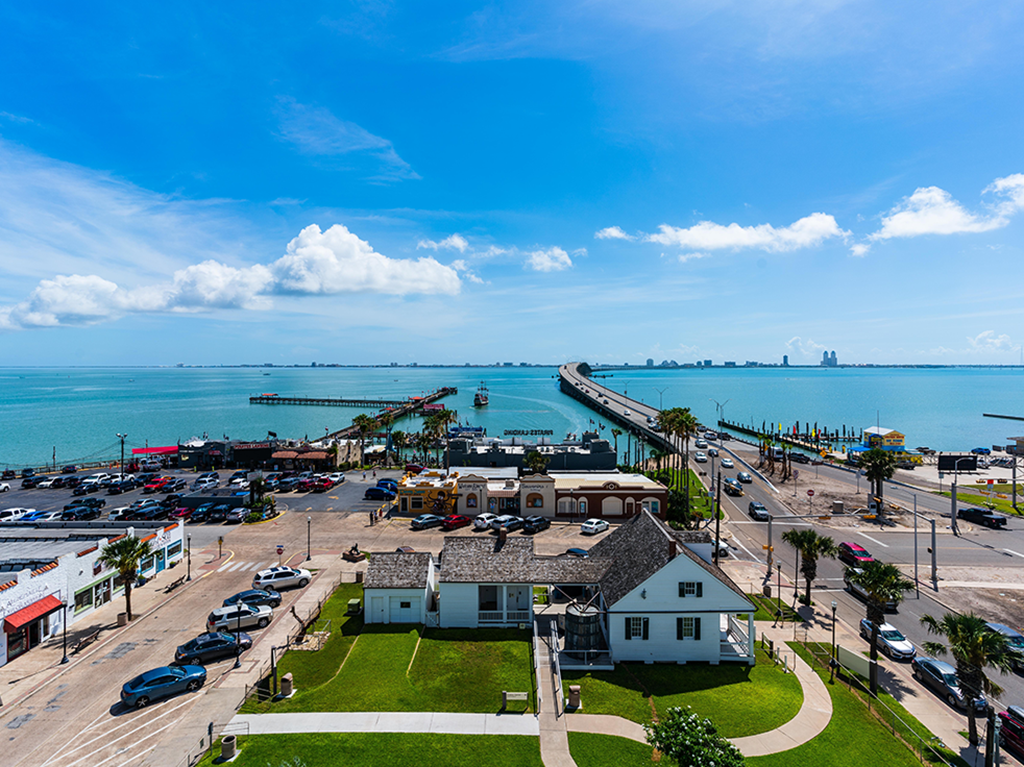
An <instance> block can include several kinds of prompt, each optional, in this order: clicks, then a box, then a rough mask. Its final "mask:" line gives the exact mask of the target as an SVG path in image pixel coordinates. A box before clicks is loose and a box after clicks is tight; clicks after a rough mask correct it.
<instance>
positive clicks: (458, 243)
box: [416, 233, 469, 253]
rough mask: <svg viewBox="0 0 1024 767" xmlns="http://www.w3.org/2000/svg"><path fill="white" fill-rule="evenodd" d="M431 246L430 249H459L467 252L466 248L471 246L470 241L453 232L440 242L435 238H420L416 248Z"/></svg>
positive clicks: (460, 251) (461, 251)
mask: <svg viewBox="0 0 1024 767" xmlns="http://www.w3.org/2000/svg"><path fill="white" fill-rule="evenodd" d="M420 248H429V249H430V250H457V251H459V253H465V252H466V249H467V248H469V243H468V242H467V241H466V238H465V237H463V236H462V235H461V234H457V233H456V234H452V235H449V236H447V237H445V238H444V239H443V240H441V241H440V242H435V241H434V240H420V241H419V242H418V243H416V249H417V250H419V249H420Z"/></svg>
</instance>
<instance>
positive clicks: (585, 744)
mask: <svg viewBox="0 0 1024 767" xmlns="http://www.w3.org/2000/svg"><path fill="white" fill-rule="evenodd" d="M569 752H570V753H571V754H572V758H573V761H575V762H576V765H577V767H642V766H643V765H651V764H658V762H655V761H654V760H653V759H651V756H652V755H653V753H654V750H653V749H652V748H651V747H650V746H648V745H647V744H646V743H637V742H636V741H635V740H630V739H629V738H619V737H616V736H615V735H598V734H596V733H591V732H570V733H569Z"/></svg>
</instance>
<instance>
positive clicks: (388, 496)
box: [363, 487, 395, 501]
mask: <svg viewBox="0 0 1024 767" xmlns="http://www.w3.org/2000/svg"><path fill="white" fill-rule="evenodd" d="M363 500H364V501H393V500H395V492H394V491H393V490H389V489H388V488H386V487H368V488H366V492H365V493H363Z"/></svg>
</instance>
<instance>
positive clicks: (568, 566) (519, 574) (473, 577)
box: [440, 535, 612, 585]
mask: <svg viewBox="0 0 1024 767" xmlns="http://www.w3.org/2000/svg"><path fill="white" fill-rule="evenodd" d="M611 566H612V562H611V560H607V559H600V560H599V559H594V558H590V559H580V558H578V557H569V556H557V557H540V556H537V555H536V554H534V551H533V539H532V538H518V537H517V538H508V539H506V541H505V543H504V544H501V543H499V541H498V539H497V538H492V537H485V538H481V537H479V536H462V535H452V536H448V537H447V538H445V539H444V549H443V550H442V552H441V578H440V580H441V581H442V582H443V583H558V584H563V585H568V584H581V585H582V584H588V583H597V582H598V581H599V580H601V577H602V576H603V575H604V574H605V572H607V570H608V568H609V567H611Z"/></svg>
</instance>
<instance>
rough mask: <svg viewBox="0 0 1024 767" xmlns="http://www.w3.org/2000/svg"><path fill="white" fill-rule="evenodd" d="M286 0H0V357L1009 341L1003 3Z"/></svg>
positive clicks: (994, 352)
mask: <svg viewBox="0 0 1024 767" xmlns="http://www.w3.org/2000/svg"><path fill="white" fill-rule="evenodd" d="M137 5H138V4H137ZM287 5H288V7H284V4H279V3H269V2H247V3H241V2H221V3H208V2H204V3H193V2H188V1H187V0H183V1H182V2H178V3H173V4H170V5H166V4H165V5H164V6H159V7H155V6H147V5H146V4H141V5H138V7H135V6H129V5H128V4H124V3H117V4H112V3H103V2H97V3H90V4H88V5H82V4H72V3H60V2H58V3H56V4H53V5H48V6H45V7H43V6H40V7H39V8H36V7H33V6H31V4H24V3H21V4H17V3H6V4H3V5H2V6H0V69H2V71H3V72H4V73H5V76H4V77H3V78H0V353H2V360H3V363H2V364H4V365H8V366H17V365H162V364H167V365H173V364H177V363H184V364H195V365H213V364H251V363H274V364H309V363H310V362H313V361H317V362H322V363H341V364H387V363H390V362H397V363H399V364H406V363H410V362H418V363H419V364H427V363H443V364H463V363H466V362H469V363H475V364H481V363H482V364H487V363H495V362H505V361H511V362H516V363H518V362H520V361H526V362H534V363H550V364H558V363H561V362H565V361H568V360H588V361H590V362H594V363H606V364H621V363H629V364H643V363H644V362H645V361H646V360H647V359H648V358H653V359H654V360H655V363H659V362H661V361H662V360H676V361H678V362H679V363H684V362H692V361H695V360H698V359H699V360H703V359H712V360H713V361H714V362H715V363H720V362H723V361H725V360H737V361H739V362H740V363H741V364H742V362H744V361H746V360H757V361H761V362H781V360H782V357H783V355H788V357H789V361H790V364H815V363H817V362H818V361H819V360H820V359H821V355H822V352H823V351H825V350H827V351H833V350H834V351H835V352H836V354H837V358H838V361H839V362H840V363H841V364H843V363H876V364H885V363H909V364H927V363H931V364H1019V363H1020V362H1021V360H1022V359H1024V354H1022V343H1024V327H1022V326H1021V325H1022V312H1024V301H1022V300H1021V298H1022V295H1024V279H1022V278H1024V267H1022V247H1024V246H1022V235H1024V142H1022V141H1021V136H1022V135H1024V130H1022V128H1024V98H1022V96H1024V93H1022V83H1024V79H1022V78H1021V76H1020V72H1022V71H1024V48H1022V46H1020V44H1019V43H1020V40H1021V39H1024V6H1022V5H1021V4H1020V3H1019V2H1006V1H1004V0H984V1H979V2H970V1H969V0H961V2H943V0H932V1H931V2H906V3H891V2H881V1H880V0H879V1H876V0H817V1H811V0H774V1H772V2H769V1H767V0H736V1H735V2H731V1H730V0H715V1H714V2H713V1H711V0H674V1H672V2H660V1H656V0H630V1H629V2H603V1H601V0H586V1H583V2H578V1H574V0H566V1H565V2H558V3H551V2H540V1H538V2H531V1H525V2H508V3H495V4H482V3H478V4H471V3H464V2H458V1H452V2H447V3H392V2H386V1H385V0H363V1H359V2H350V3H316V2H307V3H301V4H287Z"/></svg>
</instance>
